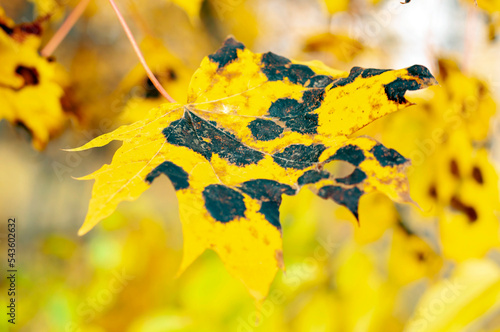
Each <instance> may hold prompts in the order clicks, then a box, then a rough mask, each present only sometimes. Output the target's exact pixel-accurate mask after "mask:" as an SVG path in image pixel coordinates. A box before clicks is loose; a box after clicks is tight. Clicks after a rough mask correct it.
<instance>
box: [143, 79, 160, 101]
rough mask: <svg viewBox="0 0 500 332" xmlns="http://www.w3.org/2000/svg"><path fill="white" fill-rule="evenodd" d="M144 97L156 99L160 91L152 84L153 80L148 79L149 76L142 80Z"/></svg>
mask: <svg viewBox="0 0 500 332" xmlns="http://www.w3.org/2000/svg"><path fill="white" fill-rule="evenodd" d="M144 89H145V93H144V98H146V99H156V98H159V97H160V92H159V91H158V89H156V87H155V86H154V84H153V82H151V80H150V79H149V77H146V79H145V81H144Z"/></svg>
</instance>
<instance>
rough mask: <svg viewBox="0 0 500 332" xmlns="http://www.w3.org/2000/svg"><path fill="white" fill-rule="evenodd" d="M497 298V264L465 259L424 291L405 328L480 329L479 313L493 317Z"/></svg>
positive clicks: (414, 330)
mask: <svg viewBox="0 0 500 332" xmlns="http://www.w3.org/2000/svg"><path fill="white" fill-rule="evenodd" d="M499 299H500V269H499V267H498V265H497V264H495V263H494V262H492V261H489V260H470V261H467V262H464V263H462V264H460V265H458V266H457V267H456V268H455V270H454V271H453V273H452V275H451V276H450V277H449V278H446V279H443V280H440V281H439V282H437V283H436V284H434V285H433V286H432V287H430V288H429V289H428V290H427V291H426V292H425V293H424V295H423V296H422V298H421V299H420V301H419V303H418V305H417V308H416V309H415V311H414V314H413V317H412V318H411V319H410V320H409V322H408V323H407V324H406V327H405V329H404V331H407V332H418V331H422V332H423V331H425V332H432V331H481V330H483V329H481V327H482V326H484V325H483V324H481V316H483V315H485V314H486V313H488V314H490V317H493V316H491V314H494V313H495V312H498V308H499V306H500V301H499ZM486 316H487V315H486Z"/></svg>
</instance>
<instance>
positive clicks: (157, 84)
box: [109, 0, 176, 103]
mask: <svg viewBox="0 0 500 332" xmlns="http://www.w3.org/2000/svg"><path fill="white" fill-rule="evenodd" d="M109 3H111V6H112V7H113V9H114V11H115V13H116V16H118V20H119V21H120V23H121V25H122V27H123V30H124V31H125V34H126V35H127V37H128V40H129V41H130V43H131V44H132V47H133V48H134V51H135V53H136V54H137V57H138V58H139V61H140V62H141V64H142V66H143V67H144V70H146V73H147V74H148V77H149V79H150V80H151V82H152V83H153V85H154V86H155V88H156V89H157V90H158V92H160V93H161V95H162V96H163V97H165V98H166V99H167V100H168V101H169V102H171V103H175V102H176V101H175V99H174V98H172V97H171V96H170V95H169V94H168V93H167V91H165V89H163V87H162V86H161V84H160V82H158V80H157V79H156V77H155V75H154V74H153V72H152V71H151V69H150V68H149V66H148V64H147V63H146V60H145V59H144V56H143V55H142V52H141V50H140V49H139V46H138V45H137V42H136V41H135V39H134V36H133V35H132V32H131V31H130V29H129V27H128V25H127V22H125V19H124V18H123V16H122V14H121V13H120V10H119V9H118V7H117V6H116V4H115V2H114V1H113V0H109Z"/></svg>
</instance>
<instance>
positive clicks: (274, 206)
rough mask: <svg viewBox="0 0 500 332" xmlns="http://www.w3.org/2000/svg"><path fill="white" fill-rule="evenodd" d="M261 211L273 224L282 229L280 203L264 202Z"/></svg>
mask: <svg viewBox="0 0 500 332" xmlns="http://www.w3.org/2000/svg"><path fill="white" fill-rule="evenodd" d="M259 212H260V213H262V214H263V215H264V217H265V218H266V220H267V221H269V223H270V224H271V225H273V226H274V227H276V228H277V229H281V223H280V203H278V202H274V201H265V202H262V204H261V206H260V210H259Z"/></svg>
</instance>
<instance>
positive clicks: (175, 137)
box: [163, 111, 264, 166]
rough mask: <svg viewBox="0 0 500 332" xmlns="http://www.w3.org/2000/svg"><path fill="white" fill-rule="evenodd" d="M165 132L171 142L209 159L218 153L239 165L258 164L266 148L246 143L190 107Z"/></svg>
mask: <svg viewBox="0 0 500 332" xmlns="http://www.w3.org/2000/svg"><path fill="white" fill-rule="evenodd" d="M163 135H165V137H166V139H167V142H169V143H170V144H173V145H177V146H185V147H187V148H189V149H191V150H193V151H194V152H197V153H199V154H201V155H202V156H204V157H205V158H206V159H207V160H209V161H210V160H211V158H212V154H214V153H215V154H218V155H219V156H220V157H221V158H223V159H225V160H227V161H228V162H229V163H231V164H235V165H237V166H246V165H250V164H256V163H258V162H259V161H260V160H262V159H263V158H264V154H263V153H262V152H260V151H257V150H254V149H251V148H249V147H247V146H245V145H244V144H243V143H241V142H240V141H239V140H238V139H237V138H236V137H235V136H234V135H232V134H230V133H228V132H226V131H224V130H221V129H219V128H217V127H216V126H215V125H214V123H213V122H209V121H206V120H204V119H202V118H201V117H199V116H197V115H196V114H194V113H192V112H189V111H186V112H184V116H183V118H182V119H179V120H177V121H173V122H172V123H171V124H170V125H169V126H168V127H167V128H165V129H164V130H163Z"/></svg>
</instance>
